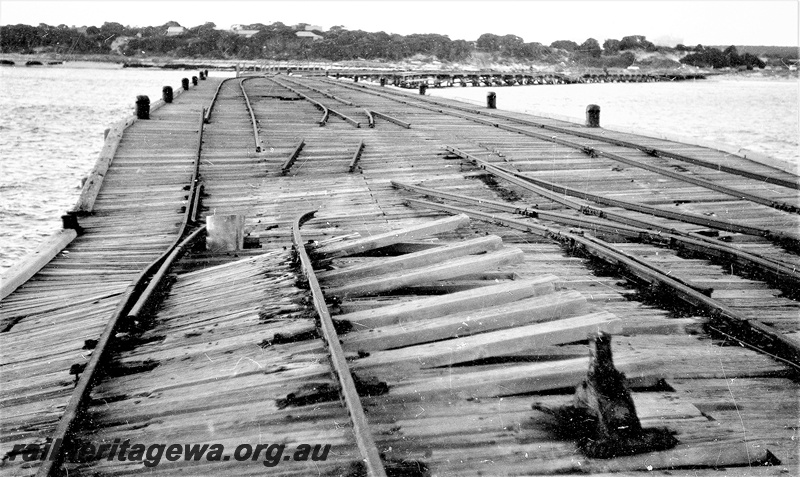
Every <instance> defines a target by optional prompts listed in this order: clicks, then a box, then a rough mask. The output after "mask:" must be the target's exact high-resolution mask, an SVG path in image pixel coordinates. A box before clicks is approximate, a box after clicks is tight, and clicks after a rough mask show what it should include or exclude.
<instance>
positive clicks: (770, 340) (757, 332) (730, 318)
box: [406, 199, 800, 370]
mask: <svg viewBox="0 0 800 477" xmlns="http://www.w3.org/2000/svg"><path fill="white" fill-rule="evenodd" d="M406 203H407V204H409V205H416V206H420V207H426V208H429V209H433V210H441V211H446V212H450V213H454V214H466V215H467V216H470V217H473V218H476V219H479V220H483V221H486V222H491V223H495V224H500V225H504V226H507V227H510V228H514V229H517V230H521V231H525V232H529V233H533V234H536V235H539V236H541V237H546V238H549V239H551V240H555V241H557V242H559V243H562V244H568V245H570V246H572V247H574V246H575V244H580V245H581V246H582V247H583V249H584V250H586V251H587V252H588V253H590V254H591V255H593V256H596V257H598V258H600V259H601V260H603V261H605V262H606V263H610V264H612V265H614V266H620V267H623V268H625V269H626V270H628V271H629V273H631V274H633V275H634V276H636V277H638V278H640V279H642V280H645V281H646V282H648V283H651V284H658V285H662V286H665V287H667V288H669V289H670V290H671V291H672V293H673V294H674V296H676V297H677V298H679V299H680V300H681V301H683V302H684V303H686V304H688V305H690V306H692V307H696V308H698V309H700V310H703V311H705V312H706V313H708V315H709V317H710V320H711V324H712V326H714V323H717V322H721V323H724V324H725V325H728V326H731V327H733V328H735V329H737V330H738V331H739V332H740V333H742V334H744V335H746V337H741V336H740V337H739V338H738V339H743V340H744V341H748V342H749V341H751V340H750V339H748V338H747V337H752V336H758V337H759V338H760V339H761V340H763V341H764V342H765V343H766V344H767V345H769V346H770V347H772V348H775V349H774V350H773V351H772V352H771V353H772V354H775V355H777V356H779V357H780V358H782V359H783V360H785V361H786V362H788V363H789V364H791V366H792V367H794V368H795V370H800V344H799V343H797V342H796V341H794V340H792V339H791V338H788V337H786V336H784V335H783V334H782V333H781V332H780V331H778V330H777V329H775V328H773V327H771V326H769V325H765V324H764V323H762V322H760V321H758V320H755V319H751V318H747V317H745V316H743V315H741V314H740V313H739V312H737V311H735V310H733V309H732V308H730V307H729V306H727V305H725V304H723V303H721V302H719V301H718V300H716V299H714V298H711V297H709V296H706V295H705V294H703V293H701V292H699V291H697V290H695V289H693V288H691V287H688V286H686V285H684V284H682V283H680V282H679V281H678V280H676V279H675V278H674V277H672V276H670V275H667V274H666V273H664V272H660V271H658V270H657V269H656V268H654V267H652V266H648V265H647V264H643V263H642V262H640V261H633V260H629V259H628V258H627V257H625V256H624V255H623V254H621V253H620V252H619V251H618V250H616V249H614V248H613V247H609V246H606V245H604V244H603V242H602V241H600V240H598V239H595V238H593V237H591V236H586V235H585V234H584V235H581V234H575V233H571V232H565V231H563V230H560V229H557V228H551V227H546V226H543V225H538V224H531V223H528V222H523V221H521V220H516V219H507V218H503V217H498V216H496V215H493V214H488V213H485V212H478V211H475V210H472V209H465V208H462V207H455V206H450V205H444V204H436V203H433V202H427V201H423V200H417V199H406ZM751 344H753V343H751ZM755 346H756V347H757V348H759V349H760V350H763V347H762V346H759V345H757V344H755ZM764 351H766V350H764Z"/></svg>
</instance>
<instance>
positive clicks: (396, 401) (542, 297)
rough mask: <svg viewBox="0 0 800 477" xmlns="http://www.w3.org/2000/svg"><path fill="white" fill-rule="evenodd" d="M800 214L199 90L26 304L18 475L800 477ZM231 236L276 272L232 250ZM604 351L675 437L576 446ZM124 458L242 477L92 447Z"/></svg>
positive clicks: (541, 139)
mask: <svg viewBox="0 0 800 477" xmlns="http://www.w3.org/2000/svg"><path fill="white" fill-rule="evenodd" d="M687 179H689V180H687ZM201 185H202V187H201ZM797 190H798V187H797V177H794V176H791V175H789V174H786V173H783V172H781V171H777V170H774V169H772V168H769V167H767V166H761V165H759V164H757V163H753V162H752V161H748V160H746V159H742V158H738V157H735V156H730V155H726V154H723V153H719V152H716V151H711V150H708V149H703V148H699V147H693V146H686V145H679V144H675V143H670V142H667V141H661V140H654V139H649V138H642V137H635V136H630V135H622V134H618V133H612V132H609V131H605V130H602V129H597V128H585V127H580V126H576V125H572V124H568V123H563V122H559V121H553V120H547V119H542V118H531V117H529V116H524V115H519V114H514V113H506V112H499V111H496V110H486V109H483V108H475V107H474V106H467V105H464V104H462V103H457V102H454V101H446V100H438V99H436V100H434V99H431V98H428V97H421V96H418V95H409V94H407V93H402V92H399V91H393V90H391V89H389V88H379V87H375V86H366V85H363V84H361V83H352V82H347V81H344V80H342V81H333V80H330V79H321V78H302V77H286V76H277V77H274V76H270V77H255V76H254V77H246V78H231V79H227V80H224V81H221V80H218V79H215V80H211V81H205V82H201V83H200V85H199V87H198V88H196V89H195V88H192V89H190V90H189V91H187V92H185V93H184V94H183V95H181V97H180V98H178V100H176V102H175V103H174V104H172V105H166V106H164V107H162V108H160V109H159V110H158V111H157V112H154V114H153V118H152V120H150V121H143V120H142V121H137V122H135V123H133V124H132V125H131V126H129V127H128V129H126V130H125V132H124V134H122V140H121V141H120V143H119V146H118V147H117V150H116V153H115V154H114V157H113V161H112V162H111V165H110V167H109V168H108V172H107V173H104V177H103V180H102V187H101V188H100V189H99V194H98V196H97V201H96V202H95V203H94V206H93V207H92V208H91V214H90V215H85V214H83V215H81V216H79V217H77V223H78V224H79V225H78V227H80V228H81V229H83V230H82V232H83V233H82V234H81V235H79V236H78V237H77V238H76V239H74V240H73V241H72V243H70V244H69V245H68V246H67V248H66V249H65V250H64V252H62V253H60V254H59V255H58V256H57V258H56V259H54V260H53V261H52V262H50V263H49V264H48V265H47V266H45V267H44V268H42V270H41V271H39V272H38V274H36V275H35V276H34V277H33V278H32V279H31V280H29V281H27V282H26V283H24V284H23V285H21V286H20V287H19V288H17V289H16V291H14V292H13V293H11V294H10V295H9V296H8V297H6V298H4V300H3V302H2V305H0V306H2V313H3V324H4V331H3V333H2V334H0V339H2V340H3V341H2V347H3V362H2V369H3V372H2V381H3V386H2V389H3V390H2V396H3V401H2V406H3V414H2V429H3V433H2V436H3V438H2V442H3V448H2V449H3V454H4V460H3V467H4V473H5V472H6V471H8V472H9V475H33V474H37V473H38V474H39V475H66V473H67V472H68V473H69V475H90V474H91V475H117V474H129V473H139V472H147V473H161V474H172V473H179V472H180V473H187V472H188V473H190V474H198V473H199V474H212V473H213V474H216V475H219V474H233V475H246V474H251V473H252V474H263V472H264V469H265V467H266V468H269V472H271V473H275V474H278V475H284V474H286V475H289V474H291V475H309V474H320V475H477V474H484V475H509V474H553V473H555V474H569V473H585V472H589V473H614V472H623V473H624V472H636V471H642V472H648V473H652V472H656V473H659V474H661V475H667V473H670V474H669V475H676V474H680V473H681V472H685V473H686V475H717V473H718V472H719V470H718V469H720V468H724V469H725V473H726V475H785V474H786V473H787V472H788V473H789V474H791V473H792V472H795V471H796V470H797V469H798V460H797V443H796V438H795V439H792V436H793V435H794V434H796V431H795V429H796V427H794V426H796V420H797V417H798V415H799V413H798V405H797V399H796V398H797V390H798V387H797V368H798V364H799V363H800V359H798V354H797V353H798V351H797V345H796V338H797V336H798V322H797V314H798V309H800V307H799V306H798V303H797V298H798V297H797V295H796V290H797V286H796V285H797V281H798V276H797V271H796V270H797V265H798V262H800V260H798V257H797V251H798V247H797V240H798V237H797V235H796V233H797V232H796V231H797V221H798V216H797V203H798V197H797ZM423 198H424V200H421V199H423ZM312 211H315V213H312ZM228 214H240V215H243V216H245V217H246V223H245V230H246V232H247V233H248V236H247V237H246V241H245V243H247V244H248V245H249V247H250V248H245V249H243V250H239V251H237V252H230V253H219V252H216V253H214V252H210V251H207V250H206V249H205V248H204V247H202V242H203V237H204V236H205V234H206V228H204V226H203V224H204V222H206V221H207V220H209V217H211V216H213V215H221V216H224V215H228ZM72 215H73V216H76V215H78V214H72ZM70 223H72V224H74V222H70ZM194 241H197V243H198V244H197V245H193V243H194ZM176 247H178V248H176ZM165 263H166V265H165ZM170 264H171V265H170ZM157 269H160V270H159V271H156V270H157ZM137 277H138V278H141V279H142V280H140V281H137V282H132V280H134V279H137ZM162 279H163V280H162ZM134 283H139V284H138V285H137V284H134ZM147 289H149V290H151V291H154V292H155V293H152V295H146V296H145V298H144V299H143V301H140V296H141V292H145V293H149V292H146V291H145V290H147ZM148 296H149V297H148ZM137 301H139V304H138V305H137V304H135V303H136V302H137ZM598 332H600V333H601V334H600V337H599V338H596V341H595V338H590V339H589V341H588V342H587V336H589V335H591V336H597V333H598ZM603 333H605V334H611V335H612V336H613V338H612V341H611V342H612V347H613V354H614V361H615V363H616V366H617V368H619V369H620V370H621V371H623V372H625V373H626V374H627V377H628V385H629V387H631V388H632V390H633V392H632V397H633V401H634V402H635V405H636V410H637V412H638V420H639V422H641V426H642V427H643V428H644V429H646V430H652V431H653V432H655V429H657V428H663V427H665V428H667V429H668V433H669V435H671V436H673V437H674V439H676V440H677V443H675V442H671V443H670V442H669V439H663V440H662V441H658V442H653V441H647V442H648V443H647V445H646V446H645V447H647V449H645V450H651V451H653V450H654V449H659V450H657V451H653V452H649V453H647V452H646V453H635V452H640V451H642V450H643V449H641V448H640V447H641V446H642V444H637V442H635V439H631V442H627V441H625V442H626V443H623V444H620V443H619V442H618V441H617V444H616V445H608V442H605V443H604V444H601V445H593V444H591V442H594V441H593V439H596V440H599V441H601V443H602V442H603V440H602V439H599V437H598V436H600V434H598V435H594V436H590V437H589V438H588V441H587V436H586V435H583V436H580V435H576V436H571V437H569V436H565V435H564V433H563V431H564V428H565V427H566V428H568V427H569V426H563V425H561V426H559V422H560V421H558V419H557V417H558V416H559V412H558V411H557V409H559V406H566V405H569V404H570V403H572V402H574V401H573V394H574V391H575V386H576V385H578V384H579V383H581V381H582V380H583V379H591V377H587V369H588V366H589V363H590V360H589V358H588V354H589V350H590V349H591V350H592V353H594V354H593V356H594V357H595V358H593V360H592V361H591V362H593V363H595V365H596V363H598V362H600V361H601V360H600V358H598V356H601V355H603V351H602V350H603V348H602V346H603V343H606V341H604V338H602V336H603ZM587 344H588V346H587ZM104 345H105V346H107V348H105V349H104V348H103V346H104ZM593 369H598V368H593ZM71 371H72V372H73V374H70V372H71ZM92 372H94V373H96V374H91V373H92ZM590 374H591V373H590ZM548 409H550V410H551V411H548ZM554 416H555V417H554ZM606 417H608V416H606ZM554 419H555V421H554ZM604 419H605V418H604V417H603V416H602V415H601V416H600V421H602V422H605V421H604ZM561 424H563V423H561ZM558 429H561V432H559V431H558ZM598 432H599V431H598ZM612 435H616V434H612ZM642 435H649V434H647V432H645V433H644V434H642ZM600 437H602V436H600ZM617 437H619V436H617ZM795 437H796V436H795ZM626 439H627V437H626ZM126 440H127V441H130V442H131V443H141V444H148V445H151V444H165V446H166V445H171V444H180V445H184V444H195V443H196V444H203V443H206V444H209V445H220V446H224V449H225V452H224V454H225V456H227V457H228V459H224V458H222V457H220V460H213V459H206V458H202V459H200V460H197V461H189V462H187V461H184V460H183V459H182V458H180V459H175V460H170V459H168V458H167V457H166V454H164V455H162V456H161V457H159V459H158V462H157V463H156V462H155V459H154V458H152V457H151V458H150V460H149V461H148V462H143V461H142V460H138V461H137V460H130V459H128V460H125V461H121V460H119V459H113V458H112V459H109V458H106V456H99V454H97V453H96V452H95V453H93V454H92V453H88V454H87V455H81V452H77V454H76V453H75V451H76V449H81V448H82V447H85V446H86V445H88V444H93V445H95V446H96V447H99V445H103V444H105V445H106V446H107V447H106V448H105V450H106V452H107V454H108V452H110V450H111V449H112V448H113V449H114V450H115V452H116V451H117V450H118V449H119V447H120V446H121V445H122V444H123V443H124V442H125V441H126ZM607 440H608V439H606V441H607ZM56 441H58V442H60V443H61V444H62V445H61V449H60V451H59V452H58V453H57V454H56V457H57V458H56V459H55V460H52V461H48V460H45V461H44V462H42V461H39V460H37V459H28V460H25V459H24V457H25V456H26V454H25V452H26V451H25V449H26V448H24V447H18V448H17V450H16V451H15V450H14V445H21V444H32V445H37V446H39V447H37V449H43V448H44V446H47V445H48V443H49V445H50V446H54V445H55V442H56ZM590 441H591V442H590ZM306 444H307V445H309V449H308V450H309V453H311V454H312V455H311V457H309V453H306V454H305V455H303V453H302V452H300V450H301V448H302V446H303V445H306ZM328 444H329V445H330V448H329V450H324V448H325V445H328ZM112 446H116V447H112ZM315 446H316V447H315ZM637 446H639V447H638V448H637ZM648 446H649V447H648ZM234 449H236V451H235V452H236V453H235V452H234ZM94 450H95V451H97V450H98V449H96V448H95V449H94ZM312 450H313V452H312ZM298 452H300V453H298ZM237 453H238V454H237ZM89 454H91V455H89ZM107 454H106V455H107ZM245 454H246V456H245ZM630 454H632V455H630ZM323 455H324V458H323ZM287 457H288V459H287ZM144 460H145V461H147V459H144ZM145 464H147V465H145Z"/></svg>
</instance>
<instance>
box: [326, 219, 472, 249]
mask: <svg viewBox="0 0 800 477" xmlns="http://www.w3.org/2000/svg"><path fill="white" fill-rule="evenodd" d="M468 223H469V217H467V216H466V215H457V216H455V217H447V218H445V219H441V220H435V221H432V222H424V223H422V224H419V225H415V226H413V227H408V228H405V229H400V230H393V231H391V232H386V233H382V234H378V235H374V236H372V237H365V238H362V239H358V240H353V241H351V242H345V243H341V244H336V245H328V246H324V247H319V248H316V249H314V250H313V254H314V255H315V256H321V257H324V258H336V257H344V256H347V255H354V254H356V253H361V252H366V251H369V250H374V249H376V248H380V247H385V246H387V245H392V244H395V243H398V242H406V241H409V240H414V239H418V238H421V237H427V236H429V235H434V234H438V233H442V232H449V231H451V230H454V229H457V228H458V227H463V226H465V225H467V224H468Z"/></svg>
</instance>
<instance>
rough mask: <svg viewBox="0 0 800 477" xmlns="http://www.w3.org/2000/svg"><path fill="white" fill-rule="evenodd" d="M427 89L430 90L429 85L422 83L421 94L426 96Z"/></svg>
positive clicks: (420, 86)
mask: <svg viewBox="0 0 800 477" xmlns="http://www.w3.org/2000/svg"><path fill="white" fill-rule="evenodd" d="M427 89H428V85H427V84H425V83H420V85H419V94H421V95H423V96H424V95H425V91H427Z"/></svg>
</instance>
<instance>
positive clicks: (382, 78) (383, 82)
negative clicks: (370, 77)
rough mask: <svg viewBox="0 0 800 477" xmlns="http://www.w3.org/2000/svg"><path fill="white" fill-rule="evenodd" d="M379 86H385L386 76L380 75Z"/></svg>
mask: <svg viewBox="0 0 800 477" xmlns="http://www.w3.org/2000/svg"><path fill="white" fill-rule="evenodd" d="M381 86H386V78H384V77H381Z"/></svg>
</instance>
